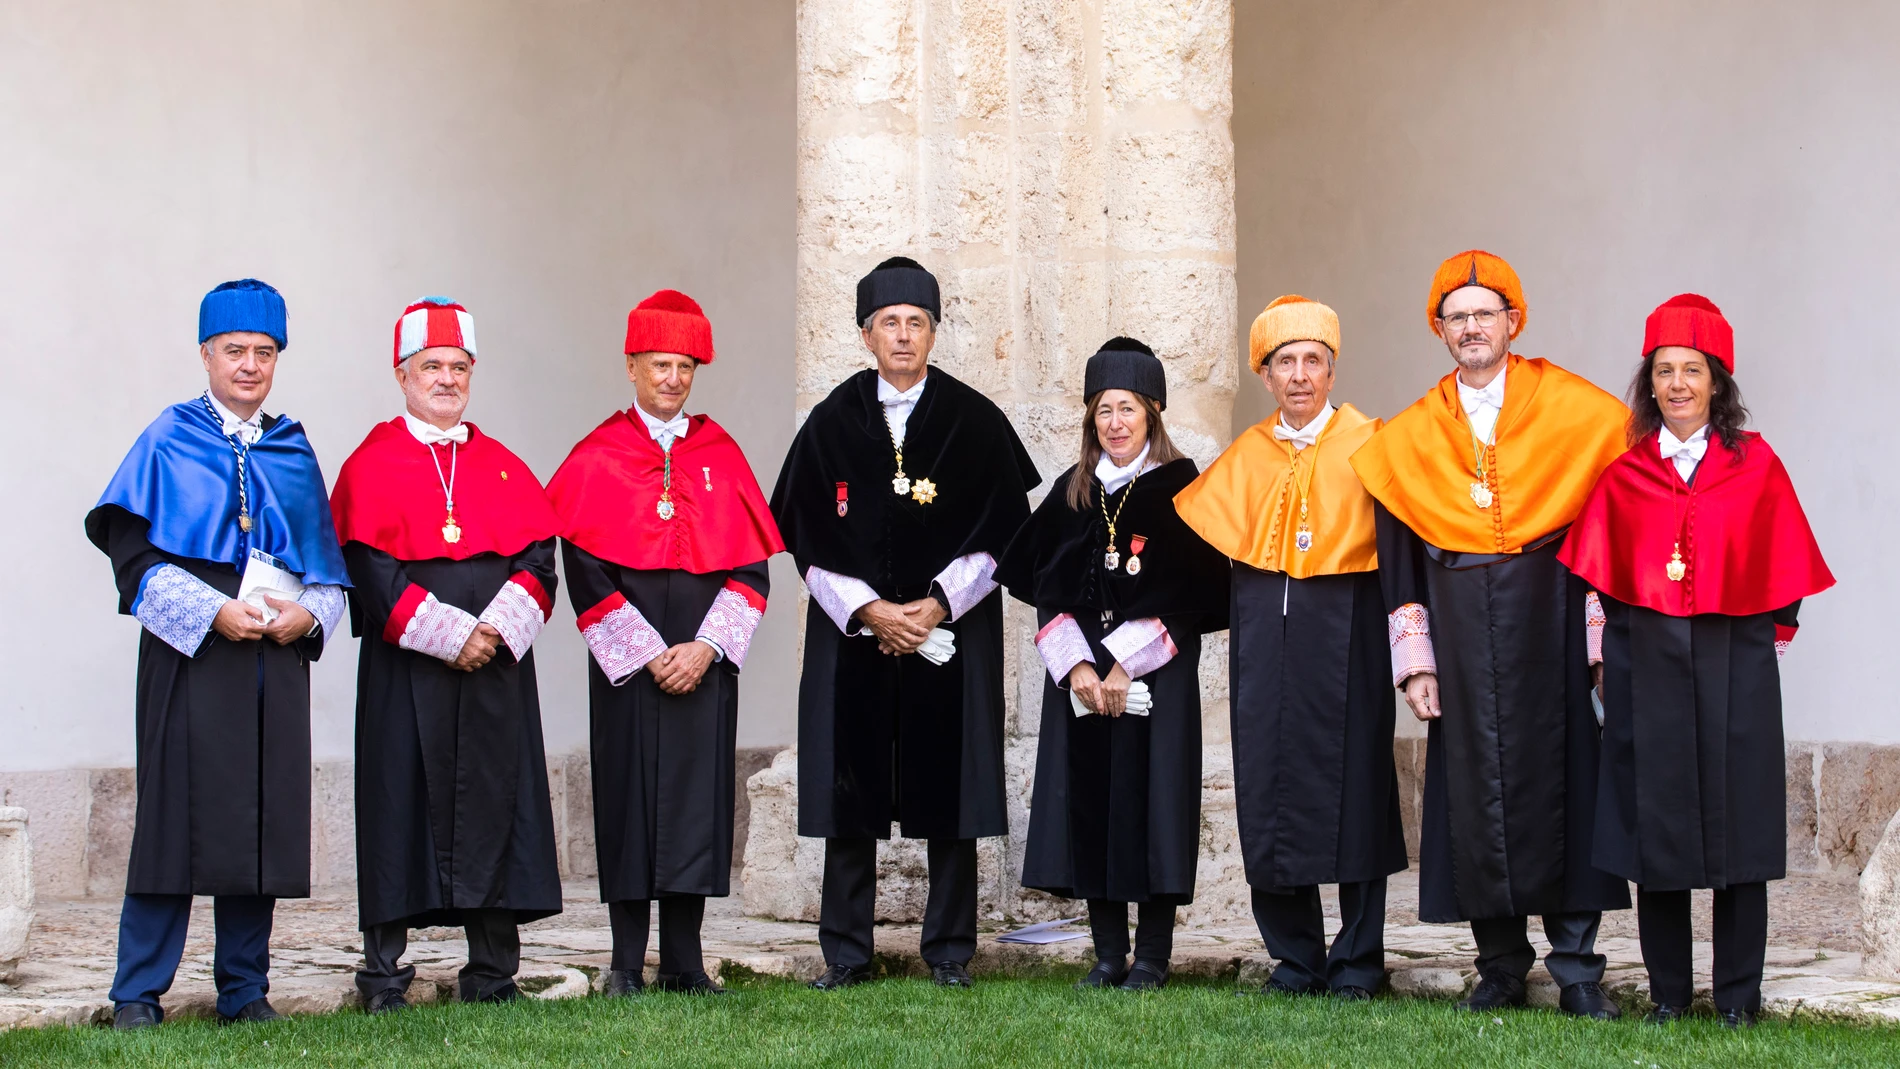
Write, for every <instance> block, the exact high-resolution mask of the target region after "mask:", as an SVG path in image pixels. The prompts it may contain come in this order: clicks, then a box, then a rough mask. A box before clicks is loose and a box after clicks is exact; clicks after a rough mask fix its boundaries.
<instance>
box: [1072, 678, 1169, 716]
mask: <svg viewBox="0 0 1900 1069" xmlns="http://www.w3.org/2000/svg"><path fill="white" fill-rule="evenodd" d="M1153 704H1154V699H1153V698H1152V697H1150V696H1149V694H1148V684H1146V683H1143V682H1142V681H1141V680H1139V679H1137V680H1135V681H1134V682H1133V683H1130V684H1128V704H1127V706H1126V707H1124V708H1123V709H1122V712H1125V713H1127V714H1128V715H1129V716H1147V715H1148V710H1149V709H1150V708H1151V707H1152V706H1153ZM1069 705H1071V706H1072V707H1074V709H1075V715H1077V716H1088V715H1089V714H1090V713H1093V712H1094V711H1095V710H1093V709H1091V708H1089V707H1088V706H1086V705H1084V704H1082V696H1081V695H1080V694H1077V693H1076V692H1075V691H1073V690H1072V691H1070V692H1069Z"/></svg>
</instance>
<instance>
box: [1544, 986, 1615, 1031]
mask: <svg viewBox="0 0 1900 1069" xmlns="http://www.w3.org/2000/svg"><path fill="white" fill-rule="evenodd" d="M1557 1008H1558V1009H1560V1010H1562V1011H1564V1012H1565V1013H1567V1014H1569V1015H1570V1016H1572V1017H1588V1018H1590V1019H1591V1020H1593V1021H1614V1020H1616V1019H1617V1018H1618V1017H1621V1016H1623V1011H1622V1010H1620V1009H1618V1008H1617V1006H1616V1003H1615V1002H1614V1001H1612V1000H1611V999H1610V994H1609V992H1607V991H1605V990H1603V985H1602V984H1599V983H1597V982H1596V981H1595V980H1585V981H1584V982H1583V983H1580V984H1570V985H1569V986H1567V987H1565V988H1564V989H1563V992H1562V993H1561V994H1559V995H1558V996H1557Z"/></svg>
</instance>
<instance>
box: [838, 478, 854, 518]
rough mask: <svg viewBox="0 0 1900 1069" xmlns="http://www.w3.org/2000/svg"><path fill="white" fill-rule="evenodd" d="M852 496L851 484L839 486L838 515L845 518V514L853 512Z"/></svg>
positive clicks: (840, 484)
mask: <svg viewBox="0 0 1900 1069" xmlns="http://www.w3.org/2000/svg"><path fill="white" fill-rule="evenodd" d="M850 496H851V490H850V484H849V483H839V484H838V515H840V516H843V515H844V514H845V513H847V512H850V511H851V501H850Z"/></svg>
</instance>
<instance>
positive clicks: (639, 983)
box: [601, 969, 647, 998]
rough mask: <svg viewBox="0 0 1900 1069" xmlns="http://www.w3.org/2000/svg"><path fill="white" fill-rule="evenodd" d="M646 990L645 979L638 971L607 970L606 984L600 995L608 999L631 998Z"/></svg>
mask: <svg viewBox="0 0 1900 1069" xmlns="http://www.w3.org/2000/svg"><path fill="white" fill-rule="evenodd" d="M646 989H647V980H646V977H645V976H644V975H643V974H642V972H641V970H639V969H608V970H607V983H606V985H605V986H604V987H602V988H601V994H603V995H606V996H607V997H608V998H632V997H633V996H634V995H637V994H639V993H640V992H642V991H645V990H646Z"/></svg>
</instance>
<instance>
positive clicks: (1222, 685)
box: [1200, 631, 1233, 746]
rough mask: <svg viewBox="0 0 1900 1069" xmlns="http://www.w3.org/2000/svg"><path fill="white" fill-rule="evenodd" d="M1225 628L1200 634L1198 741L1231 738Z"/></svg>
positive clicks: (1225, 741) (1228, 740) (1223, 742)
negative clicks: (1207, 633)
mask: <svg viewBox="0 0 1900 1069" xmlns="http://www.w3.org/2000/svg"><path fill="white" fill-rule="evenodd" d="M1228 637H1229V636H1228V632H1226V631H1216V632H1214V633H1213V634H1211V635H1202V636H1201V664H1200V673H1201V742H1202V744H1204V745H1209V746H1212V745H1215V744H1221V745H1226V744H1229V743H1231V742H1232V741H1233V722H1232V719H1231V717H1230V715H1229V709H1230V706H1229V704H1228V702H1229V696H1228V693H1227V679H1228V672H1227V667H1228V665H1227V650H1228Z"/></svg>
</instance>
